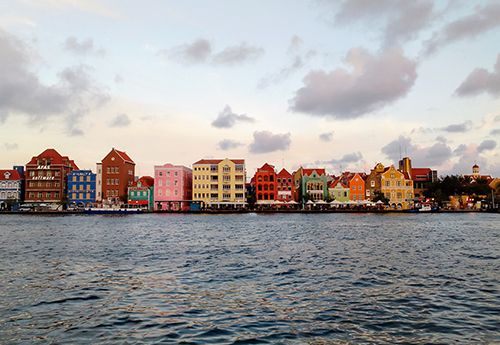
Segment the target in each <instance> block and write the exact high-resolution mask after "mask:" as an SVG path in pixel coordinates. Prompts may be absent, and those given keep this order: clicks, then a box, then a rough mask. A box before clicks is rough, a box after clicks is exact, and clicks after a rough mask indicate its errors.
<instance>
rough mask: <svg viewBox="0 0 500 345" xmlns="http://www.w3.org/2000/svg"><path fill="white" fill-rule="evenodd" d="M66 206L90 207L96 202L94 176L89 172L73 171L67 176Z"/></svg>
mask: <svg viewBox="0 0 500 345" xmlns="http://www.w3.org/2000/svg"><path fill="white" fill-rule="evenodd" d="M67 186H68V193H67V195H68V206H69V207H84V206H85V207H86V206H92V205H93V204H94V203H95V201H96V174H94V173H93V172H92V171H90V170H73V171H72V172H70V173H69V174H68V183H67Z"/></svg>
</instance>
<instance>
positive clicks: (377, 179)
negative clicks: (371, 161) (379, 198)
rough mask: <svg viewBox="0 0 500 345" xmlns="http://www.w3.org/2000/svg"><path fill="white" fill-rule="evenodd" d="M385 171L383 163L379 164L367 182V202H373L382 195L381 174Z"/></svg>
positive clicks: (372, 170) (367, 178)
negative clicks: (378, 194)
mask: <svg viewBox="0 0 500 345" xmlns="http://www.w3.org/2000/svg"><path fill="white" fill-rule="evenodd" d="M384 171H385V166H384V165H383V164H382V163H377V164H376V165H375V167H373V169H371V171H370V174H369V175H368V176H367V177H366V180H365V195H366V200H370V201H373V200H374V198H375V197H376V195H377V193H382V185H381V174H382V173H383V172H384Z"/></svg>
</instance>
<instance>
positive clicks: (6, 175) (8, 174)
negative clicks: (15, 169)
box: [3, 171, 10, 180]
mask: <svg viewBox="0 0 500 345" xmlns="http://www.w3.org/2000/svg"><path fill="white" fill-rule="evenodd" d="M3 176H4V177H5V179H6V180H8V179H10V172H8V171H7V172H5V174H4V175H3Z"/></svg>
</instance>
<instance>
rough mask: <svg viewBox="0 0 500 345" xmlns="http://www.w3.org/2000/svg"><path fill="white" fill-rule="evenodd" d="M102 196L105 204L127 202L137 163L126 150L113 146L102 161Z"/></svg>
mask: <svg viewBox="0 0 500 345" xmlns="http://www.w3.org/2000/svg"><path fill="white" fill-rule="evenodd" d="M101 164H102V177H101V181H102V188H101V196H102V200H103V203H105V204H121V203H123V202H127V196H128V187H130V186H132V184H133V183H134V182H135V179H134V175H135V163H134V161H133V160H132V158H130V157H129V156H128V155H127V153H126V152H123V151H119V150H117V149H115V148H113V149H112V150H111V151H110V152H109V153H108V154H107V155H106V156H105V157H104V158H103V159H102V161H101Z"/></svg>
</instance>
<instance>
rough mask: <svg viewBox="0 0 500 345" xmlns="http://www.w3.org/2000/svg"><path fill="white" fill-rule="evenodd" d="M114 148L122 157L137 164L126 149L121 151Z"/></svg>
mask: <svg viewBox="0 0 500 345" xmlns="http://www.w3.org/2000/svg"><path fill="white" fill-rule="evenodd" d="M113 150H115V152H116V153H118V155H119V156H120V158H121V159H123V160H124V161H125V162H130V163H132V164H135V163H134V161H133V160H132V158H130V157H129V155H128V154H127V153H126V152H125V151H119V150H117V149H115V148H114V149H113Z"/></svg>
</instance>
